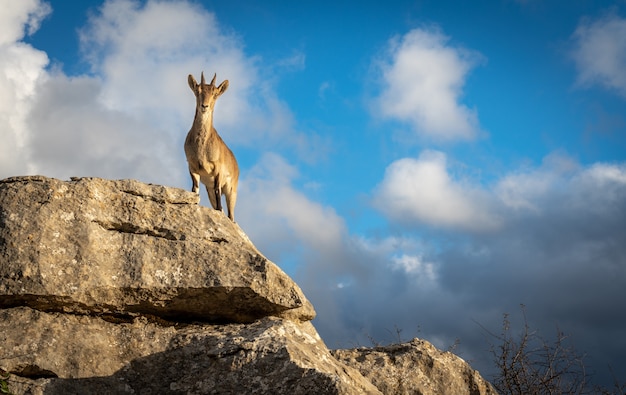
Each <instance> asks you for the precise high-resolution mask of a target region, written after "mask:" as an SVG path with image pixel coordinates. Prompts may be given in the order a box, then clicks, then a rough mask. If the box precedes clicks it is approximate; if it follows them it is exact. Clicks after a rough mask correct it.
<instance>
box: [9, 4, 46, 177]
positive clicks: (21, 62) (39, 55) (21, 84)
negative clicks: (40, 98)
mask: <svg viewBox="0 0 626 395" xmlns="http://www.w3.org/2000/svg"><path fill="white" fill-rule="evenodd" d="M1 8H2V12H1V13H0V141H2V144H0V178H4V177H7V176H12V175H19V174H23V173H30V172H32V171H34V170H35V169H34V167H33V166H32V164H31V163H30V162H29V155H28V152H27V151H26V149H25V147H26V146H27V144H28V142H29V138H30V134H31V133H29V131H28V129H27V128H26V125H25V123H26V120H27V118H28V117H29V112H30V110H31V105H32V99H33V97H34V96H35V93H36V86H37V84H38V83H39V82H40V81H41V80H42V79H43V77H44V74H45V73H44V71H43V68H44V67H45V66H46V65H47V64H48V57H47V56H46V54H45V53H44V52H41V51H38V50H36V49H34V48H33V47H31V46H30V45H28V44H24V43H22V42H19V41H18V40H21V39H22V38H23V37H24V31H25V30H27V31H28V33H29V34H31V33H34V32H35V31H36V30H37V28H38V26H39V23H40V22H41V20H42V18H44V17H45V16H46V15H47V14H48V13H49V12H50V8H49V6H48V5H47V4H46V3H42V2H39V1H2V5H1Z"/></svg>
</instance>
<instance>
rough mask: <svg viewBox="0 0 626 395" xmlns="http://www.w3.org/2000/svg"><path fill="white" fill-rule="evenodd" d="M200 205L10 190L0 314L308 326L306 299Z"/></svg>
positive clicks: (111, 189) (53, 185)
mask: <svg viewBox="0 0 626 395" xmlns="http://www.w3.org/2000/svg"><path fill="white" fill-rule="evenodd" d="M197 203H198V196H197V195H196V194H194V193H191V192H187V191H184V190H182V189H176V188H166V187H163V186H156V185H147V184H144V183H140V182H137V181H133V180H121V181H111V180H103V179H97V178H80V179H74V180H73V181H69V182H64V181H60V180H56V179H50V178H45V177H16V178H9V179H6V180H3V181H0V259H1V262H2V264H1V265H0V278H1V279H2V282H0V308H7V307H15V306H29V307H32V308H35V309H39V310H42V311H64V312H72V313H85V314H109V315H129V314H151V315H155V316H159V317H162V318H164V319H168V320H178V321H203V322H252V321H254V320H255V319H258V318H261V317H265V316H268V315H274V316H281V315H282V316H285V315H288V316H291V317H294V318H297V319H300V320H310V319H312V318H313V317H314V316H315V311H314V310H313V307H312V305H311V304H310V303H309V302H308V300H307V299H306V298H305V297H304V295H303V293H302V291H301V290H300V288H299V287H298V286H297V285H296V284H295V283H294V282H293V281H292V280H291V279H290V278H289V277H288V276H287V275H286V274H285V273H284V272H283V271H281V270H280V269H279V268H278V267H277V266H276V265H275V264H273V263H272V262H270V261H268V260H267V259H266V258H265V257H264V256H263V255H261V253H259V252H258V251H257V250H256V248H255V247H254V246H253V245H252V243H250V241H249V240H248V239H247V237H246V236H245V235H244V234H243V232H242V231H241V230H240V229H239V227H238V226H237V225H236V224H233V223H232V222H231V221H230V220H229V219H228V218H226V217H225V216H224V215H223V214H222V213H219V212H217V211H215V210H211V209H209V208H206V207H202V206H199V205H198V204H197Z"/></svg>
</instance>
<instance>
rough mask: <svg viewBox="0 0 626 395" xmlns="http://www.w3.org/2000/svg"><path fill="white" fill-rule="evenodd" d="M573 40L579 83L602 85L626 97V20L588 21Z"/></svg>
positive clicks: (617, 18)
mask: <svg viewBox="0 0 626 395" xmlns="http://www.w3.org/2000/svg"><path fill="white" fill-rule="evenodd" d="M573 40H574V51H573V58H574V61H575V62H576V66H577V68H578V80H577V82H578V83H579V84H580V85H583V86H588V85H593V84H599V85H601V86H603V87H605V88H608V89H611V90H615V91H617V93H619V94H620V95H622V96H624V97H626V19H625V18H621V17H619V16H618V15H615V14H613V13H610V14H607V15H605V16H603V17H600V18H598V19H595V20H593V19H585V20H583V21H582V22H581V23H580V24H579V25H578V27H577V28H576V31H575V32H574V34H573Z"/></svg>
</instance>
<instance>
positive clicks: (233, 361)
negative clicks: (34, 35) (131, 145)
mask: <svg viewBox="0 0 626 395" xmlns="http://www.w3.org/2000/svg"><path fill="white" fill-rule="evenodd" d="M197 203H198V197H197V196H196V195H195V194H192V193H190V192H186V191H183V190H180V189H175V188H167V187H162V186H157V185H147V184H143V183H140V182H137V181H132V180H120V181H111V180H103V179H97V178H80V179H73V180H72V181H60V180H55V179H50V178H45V177H16V178H10V179H6V180H1V181H0V374H1V376H0V379H3V378H4V377H5V374H4V372H8V373H10V375H9V377H8V385H9V389H10V391H11V392H12V393H13V394H15V395H22V394H31V395H38V394H45V395H55V394H272V395H281V394H319V395H323V394H346V395H352V394H381V393H384V394H394V395H395V394H403V393H407V394H408V393H412V394H413V393H415V394H424V395H426V394H447V393H450V394H452V393H454V394H466V393H467V394H476V395H479V394H493V393H495V392H493V391H492V390H491V387H489V386H488V383H485V382H484V381H483V380H482V379H481V378H480V376H479V375H478V373H477V372H475V371H473V370H472V369H471V368H470V367H469V365H467V364H466V363H464V362H463V361H462V360H460V359H459V358H457V357H454V356H453V355H451V354H448V353H441V352H440V351H438V350H437V349H435V348H434V347H432V346H430V345H429V344H427V343H423V344H422V343H420V344H417V343H416V342H417V341H414V342H412V343H410V344H408V345H406V344H405V345H399V346H391V347H388V348H375V349H369V350H368V349H358V350H340V351H336V352H334V356H333V354H331V352H330V351H329V350H328V349H327V348H326V346H325V345H324V343H323V341H322V340H321V339H320V337H319V335H318V334H317V332H316V331H315V328H314V327H313V326H312V324H311V322H310V320H311V319H313V317H314V316H315V311H314V310H313V307H312V305H311V304H310V303H309V302H308V300H307V299H306V298H305V296H304V295H303V293H302V291H301V290H300V288H299V287H298V286H297V285H296V284H295V283H294V282H293V281H292V280H291V279H290V278H289V277H288V276H287V275H286V274H285V273H284V272H282V271H281V270H280V269H279V268H278V267H277V266H276V265H274V264H273V263H272V262H270V261H268V260H267V259H266V258H265V257H263V255H262V254H261V253H259V251H257V250H256V248H255V247H254V246H253V245H252V243H251V242H250V241H249V240H248V238H247V237H246V235H245V234H244V233H243V232H242V231H241V229H239V227H238V226H237V225H236V224H233V223H232V222H231V221H230V220H229V219H228V218H226V216H224V215H223V214H222V213H219V212H216V211H215V210H212V209H210V208H206V207H202V206H199V205H198V204H197ZM3 380H4V379H3Z"/></svg>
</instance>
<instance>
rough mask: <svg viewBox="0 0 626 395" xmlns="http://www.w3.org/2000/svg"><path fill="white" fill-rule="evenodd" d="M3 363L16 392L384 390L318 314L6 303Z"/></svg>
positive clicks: (1, 323)
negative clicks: (166, 321) (157, 314)
mask: <svg viewBox="0 0 626 395" xmlns="http://www.w3.org/2000/svg"><path fill="white" fill-rule="evenodd" d="M7 332H8V333H16V332H21V333H22V334H23V336H4V338H3V339H0V340H1V341H2V343H1V345H0V355H2V356H3V357H2V358H0V366H4V369H5V370H8V371H11V372H14V374H17V375H18V377H14V378H13V379H12V380H11V381H10V388H11V390H12V391H13V392H14V393H16V394H18V393H19V394H23V393H32V394H46V395H49V394H131V393H134V394H380V392H379V391H378V390H377V389H376V387H374V386H373V385H372V384H371V383H370V382H369V381H368V380H366V379H365V378H363V376H361V374H360V373H359V372H358V371H357V370H356V369H353V368H349V367H347V366H345V365H343V364H342V363H340V362H338V361H337V360H335V359H334V358H333V357H332V356H331V355H330V352H329V351H328V349H327V348H326V346H325V345H324V343H323V342H322V340H321V339H320V338H319V335H318V334H317V332H316V331H315V328H313V326H312V325H311V323H310V322H304V323H301V322H297V321H293V320H285V319H280V318H275V317H267V318H263V319H260V320H257V321H255V322H254V323H251V324H248V325H244V324H229V325H206V324H205V325H199V324H191V325H183V326H178V327H177V326H167V325H163V324H162V323H160V324H159V323H153V322H150V321H149V320H148V319H146V318H142V317H138V318H135V319H133V320H132V321H131V322H127V323H111V322H107V321H104V320H103V319H102V318H99V317H89V316H76V315H69V314H59V313H44V312H40V311H36V310H32V309H30V308H27V307H18V308H13V309H7V310H3V311H1V312H0V333H7Z"/></svg>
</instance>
